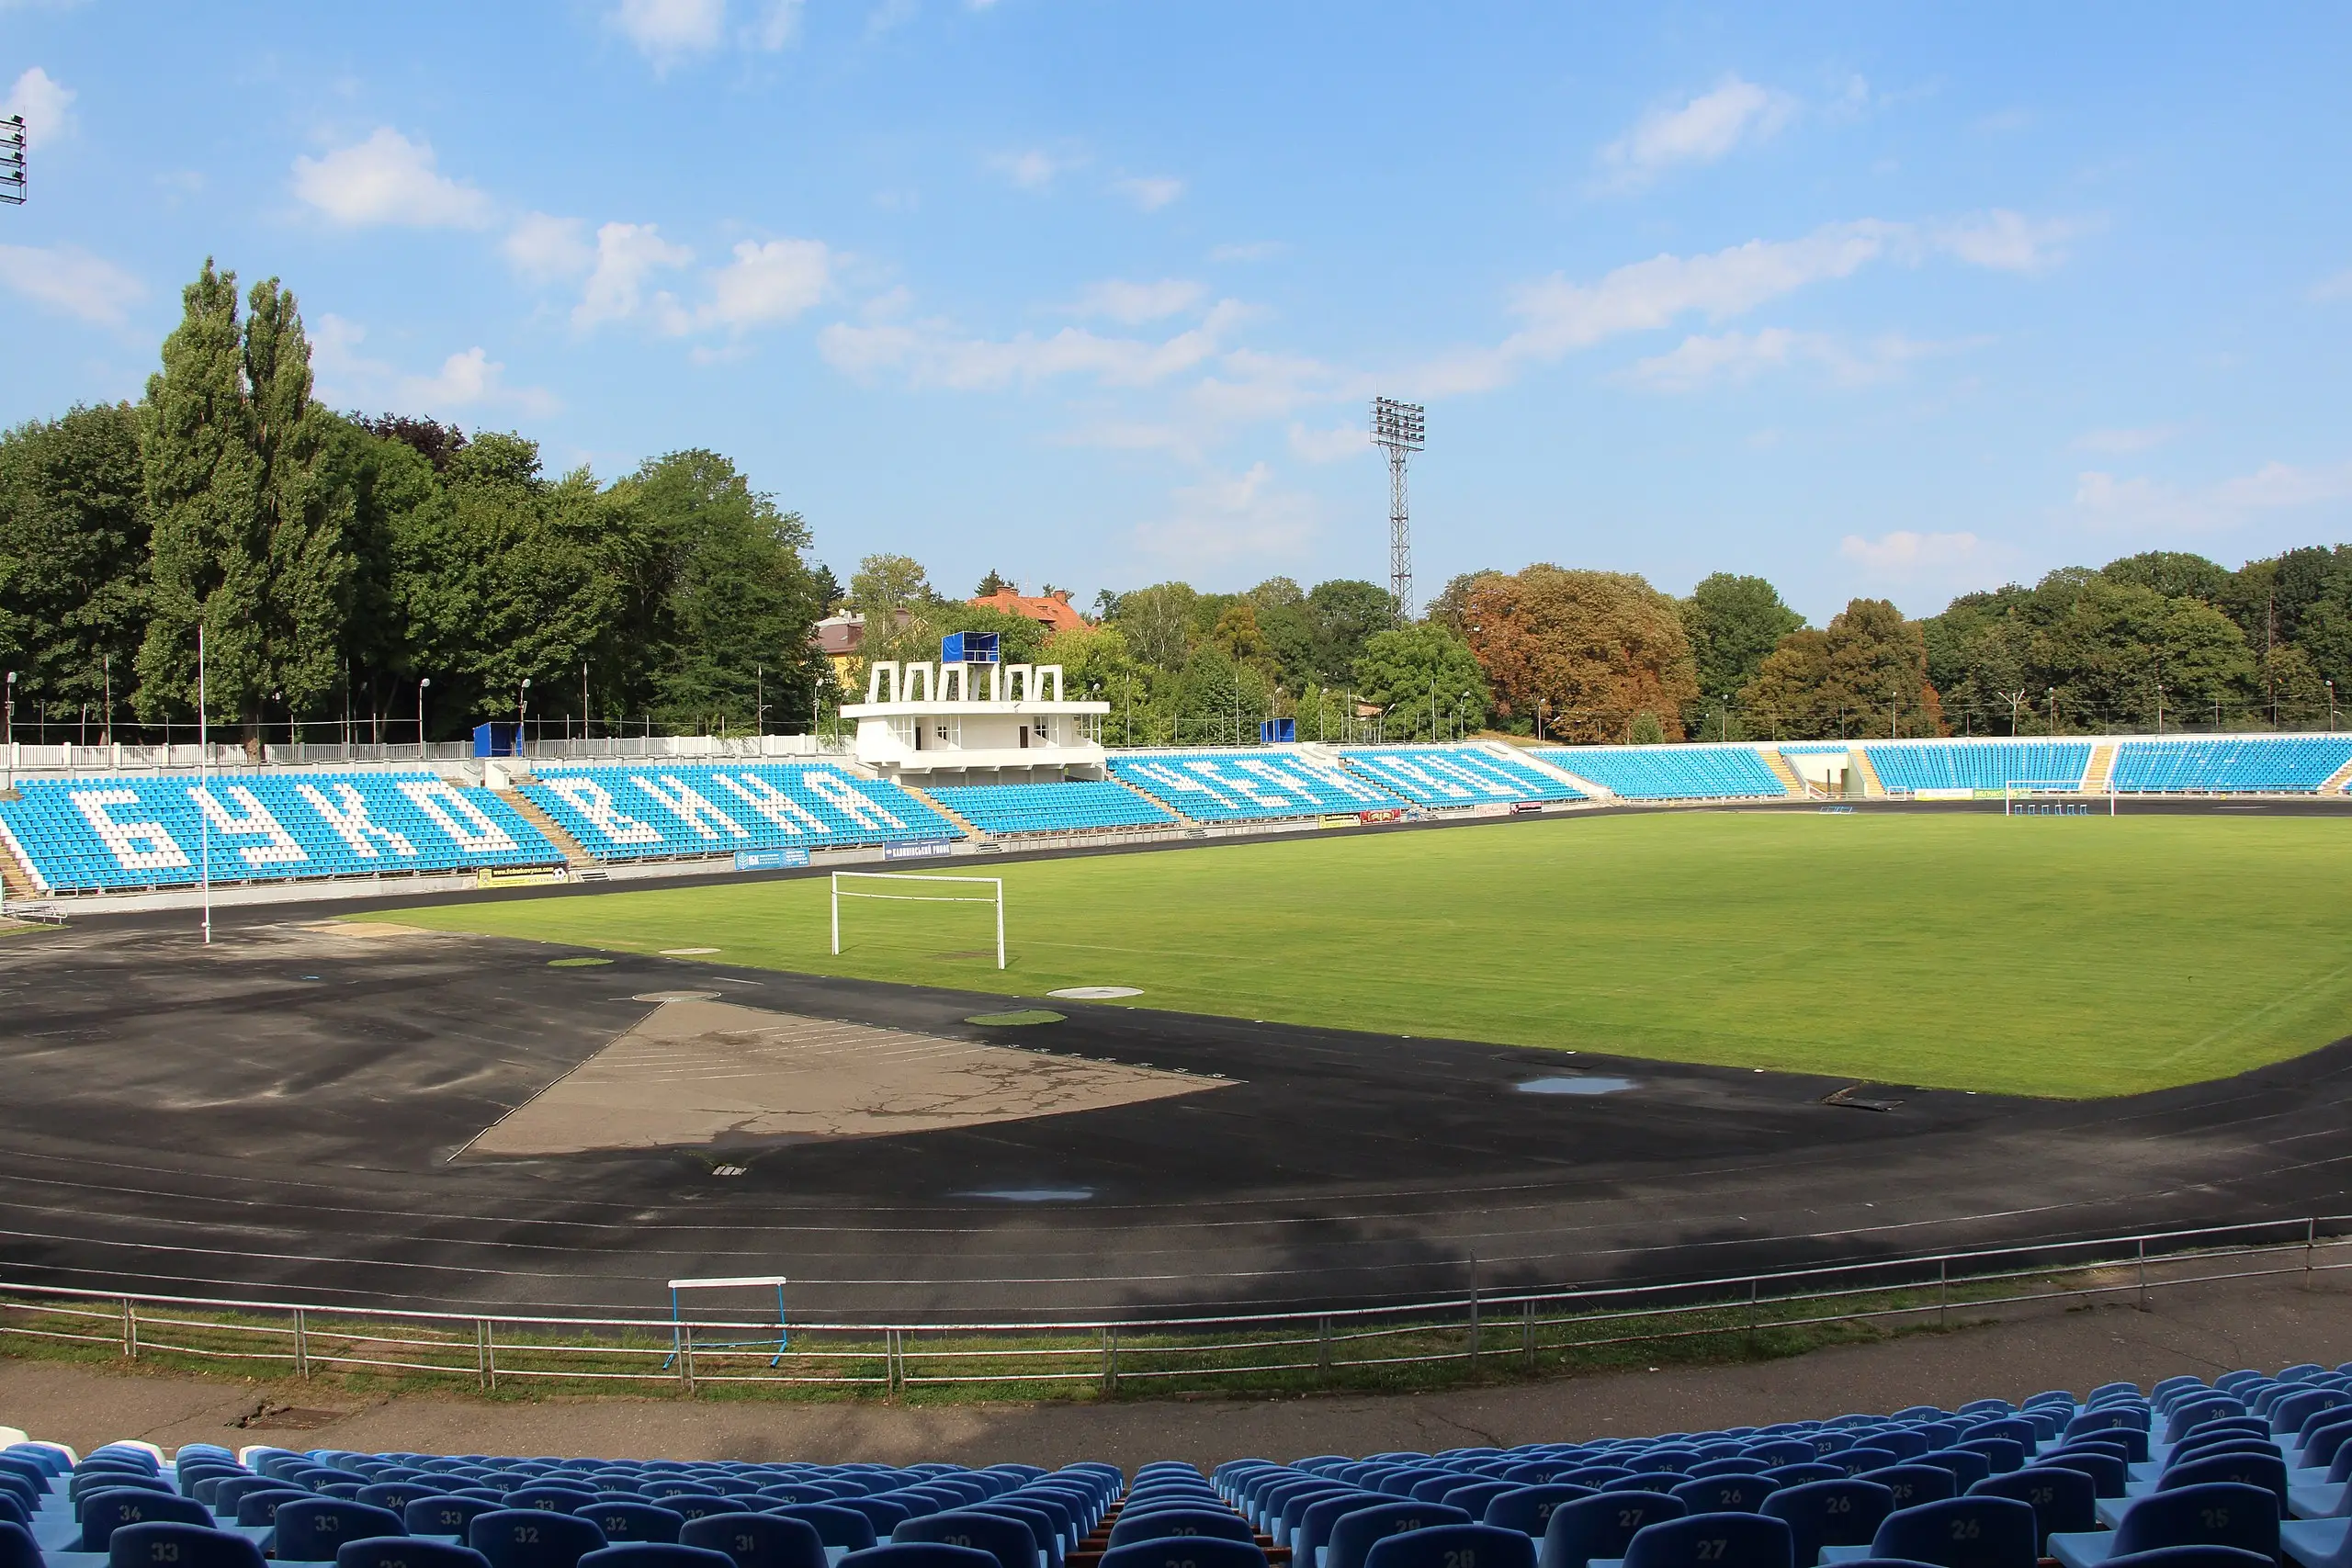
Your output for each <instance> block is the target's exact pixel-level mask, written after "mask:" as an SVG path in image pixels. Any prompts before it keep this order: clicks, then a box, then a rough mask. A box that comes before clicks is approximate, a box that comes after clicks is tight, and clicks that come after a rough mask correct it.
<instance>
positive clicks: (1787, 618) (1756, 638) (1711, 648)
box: [1679, 571, 1804, 698]
mask: <svg viewBox="0 0 2352 1568" xmlns="http://www.w3.org/2000/svg"><path fill="white" fill-rule="evenodd" d="M1679 609H1680V611H1681V614H1682V630H1683V633H1684V635H1685V636H1687V637H1690V639H1691V661H1692V663H1693V664H1694V665H1695V666H1696V669H1697V674H1698V678H1699V692H1700V694H1701V695H1702V697H1708V698H1713V697H1721V696H1724V695H1725V694H1730V693H1734V692H1736V691H1738V690H1739V689H1740V688H1741V687H1742V686H1745V685H1747V683H1748V682H1750V681H1753V680H1754V679H1756V672H1757V671H1758V670H1760V669H1762V668H1763V666H1764V659H1765V656H1766V655H1767V654H1770V652H1771V651H1772V650H1773V649H1775V648H1778V647H1779V646H1780V645H1781V638H1782V637H1786V636H1788V635H1789V634H1790V633H1791V632H1792V631H1795V630H1796V629H1797V628H1798V627H1799V626H1804V616H1803V615H1798V614H1797V613H1796V612H1795V611H1794V610H1792V609H1790V608H1789V607H1788V606H1787V605H1786V604H1782V603H1781V595H1780V591H1779V590H1777V589H1775V588H1774V587H1773V586H1772V585H1771V584H1770V583H1769V582H1767V581H1764V580H1763V579H1762V578H1760V577H1735V576H1733V575H1732V574H1730V573H1729V572H1723V571H1719V572H1716V573H1715V574H1714V575H1713V576H1712V577H1708V578H1705V579H1702V581H1700V583H1699V586H1698V587H1696V588H1693V589H1692V590H1691V597H1689V598H1688V599H1685V600H1683V601H1681V603H1680V604H1679Z"/></svg>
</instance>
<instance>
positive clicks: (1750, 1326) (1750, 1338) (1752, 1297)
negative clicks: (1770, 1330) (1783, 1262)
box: [1747, 1274, 1758, 1356]
mask: <svg viewBox="0 0 2352 1568" xmlns="http://www.w3.org/2000/svg"><path fill="white" fill-rule="evenodd" d="M1757 1285H1758V1280H1757V1279H1756V1276H1755V1275H1753V1274H1751V1275H1749V1276H1748V1277H1747V1354H1749V1355H1751V1356H1753V1355H1754V1354H1756V1290H1757Z"/></svg>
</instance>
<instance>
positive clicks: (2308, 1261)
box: [2303, 1215, 2319, 1291]
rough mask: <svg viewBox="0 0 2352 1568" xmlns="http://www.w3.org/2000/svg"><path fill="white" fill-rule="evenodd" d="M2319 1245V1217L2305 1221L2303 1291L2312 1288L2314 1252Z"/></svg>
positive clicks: (2312, 1217)
mask: <svg viewBox="0 0 2352 1568" xmlns="http://www.w3.org/2000/svg"><path fill="white" fill-rule="evenodd" d="M2318 1245H2319V1217H2318V1216H2317V1215H2312V1216H2311V1217H2310V1218H2307V1219H2306V1220H2304V1221H2303V1289H2305V1290H2307V1291H2308V1290H2310V1289H2311V1288H2312V1249H2313V1248H2315V1247H2317V1246H2318Z"/></svg>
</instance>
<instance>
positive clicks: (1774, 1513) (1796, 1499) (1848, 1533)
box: [1758, 1477, 1894, 1568]
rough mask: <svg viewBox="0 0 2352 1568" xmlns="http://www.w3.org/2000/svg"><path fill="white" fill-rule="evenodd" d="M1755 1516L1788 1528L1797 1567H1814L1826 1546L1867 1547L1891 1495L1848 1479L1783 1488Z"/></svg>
mask: <svg viewBox="0 0 2352 1568" xmlns="http://www.w3.org/2000/svg"><path fill="white" fill-rule="evenodd" d="M1758 1512H1759V1513H1762V1514H1764V1515H1766V1516H1767V1517H1770V1518H1775V1519H1779V1520H1780V1521H1781V1523H1783V1524H1785V1525H1787V1526H1788V1527H1789V1538H1790V1551H1792V1554H1793V1555H1794V1556H1795V1558H1796V1561H1797V1563H1798V1568H1813V1564H1814V1563H1815V1562H1819V1561H1820V1558H1821V1549H1822V1548H1823V1547H1825V1546H1864V1547H1866V1546H1868V1545H1870V1543H1871V1537H1873V1536H1875V1535H1876V1534H1877V1533H1878V1527H1879V1526H1880V1525H1881V1524H1882V1523H1883V1522H1884V1521H1885V1519H1886V1516H1887V1515H1889V1514H1891V1513H1893V1512H1894V1493H1893V1492H1891V1491H1889V1490H1887V1488H1885V1487H1883V1486H1882V1485H1880V1484H1879V1483H1877V1482H1875V1481H1863V1480H1861V1479H1860V1478H1858V1477H1847V1478H1845V1479H1842V1480H1836V1481H1812V1482H1806V1483H1804V1484H1802V1485H1797V1486H1785V1487H1782V1488H1781V1490H1780V1491H1778V1492H1775V1493H1773V1494H1772V1495H1770V1497H1767V1498H1765V1499H1764V1502H1763V1506H1761V1507H1760V1508H1759V1509H1758Z"/></svg>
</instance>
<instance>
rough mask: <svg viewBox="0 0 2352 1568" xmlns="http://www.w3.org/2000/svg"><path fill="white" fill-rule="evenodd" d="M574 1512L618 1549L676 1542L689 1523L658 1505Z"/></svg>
mask: <svg viewBox="0 0 2352 1568" xmlns="http://www.w3.org/2000/svg"><path fill="white" fill-rule="evenodd" d="M572 1512H573V1513H575V1514H578V1515H579V1516H580V1517H582V1518H583V1519H587V1520H589V1521H590V1522H592V1523H593V1524H594V1525H595V1527H596V1528H597V1529H600V1530H603V1531H604V1532H605V1540H606V1541H607V1542H609V1543H611V1544H612V1545H615V1546H618V1545H620V1544H622V1543H623V1542H625V1541H630V1542H634V1541H674V1540H677V1539H678V1531H679V1530H680V1529H683V1528H684V1525H685V1522H686V1517H685V1515H684V1514H681V1513H679V1512H678V1511H677V1510H676V1509H674V1508H665V1507H663V1506H662V1505H661V1504H659V1503H604V1502H598V1503H591V1504H589V1505H588V1506H586V1507H584V1508H575V1509H573V1510H572ZM717 1517H722V1518H723V1517H727V1516H725V1515H719V1516H717Z"/></svg>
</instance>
